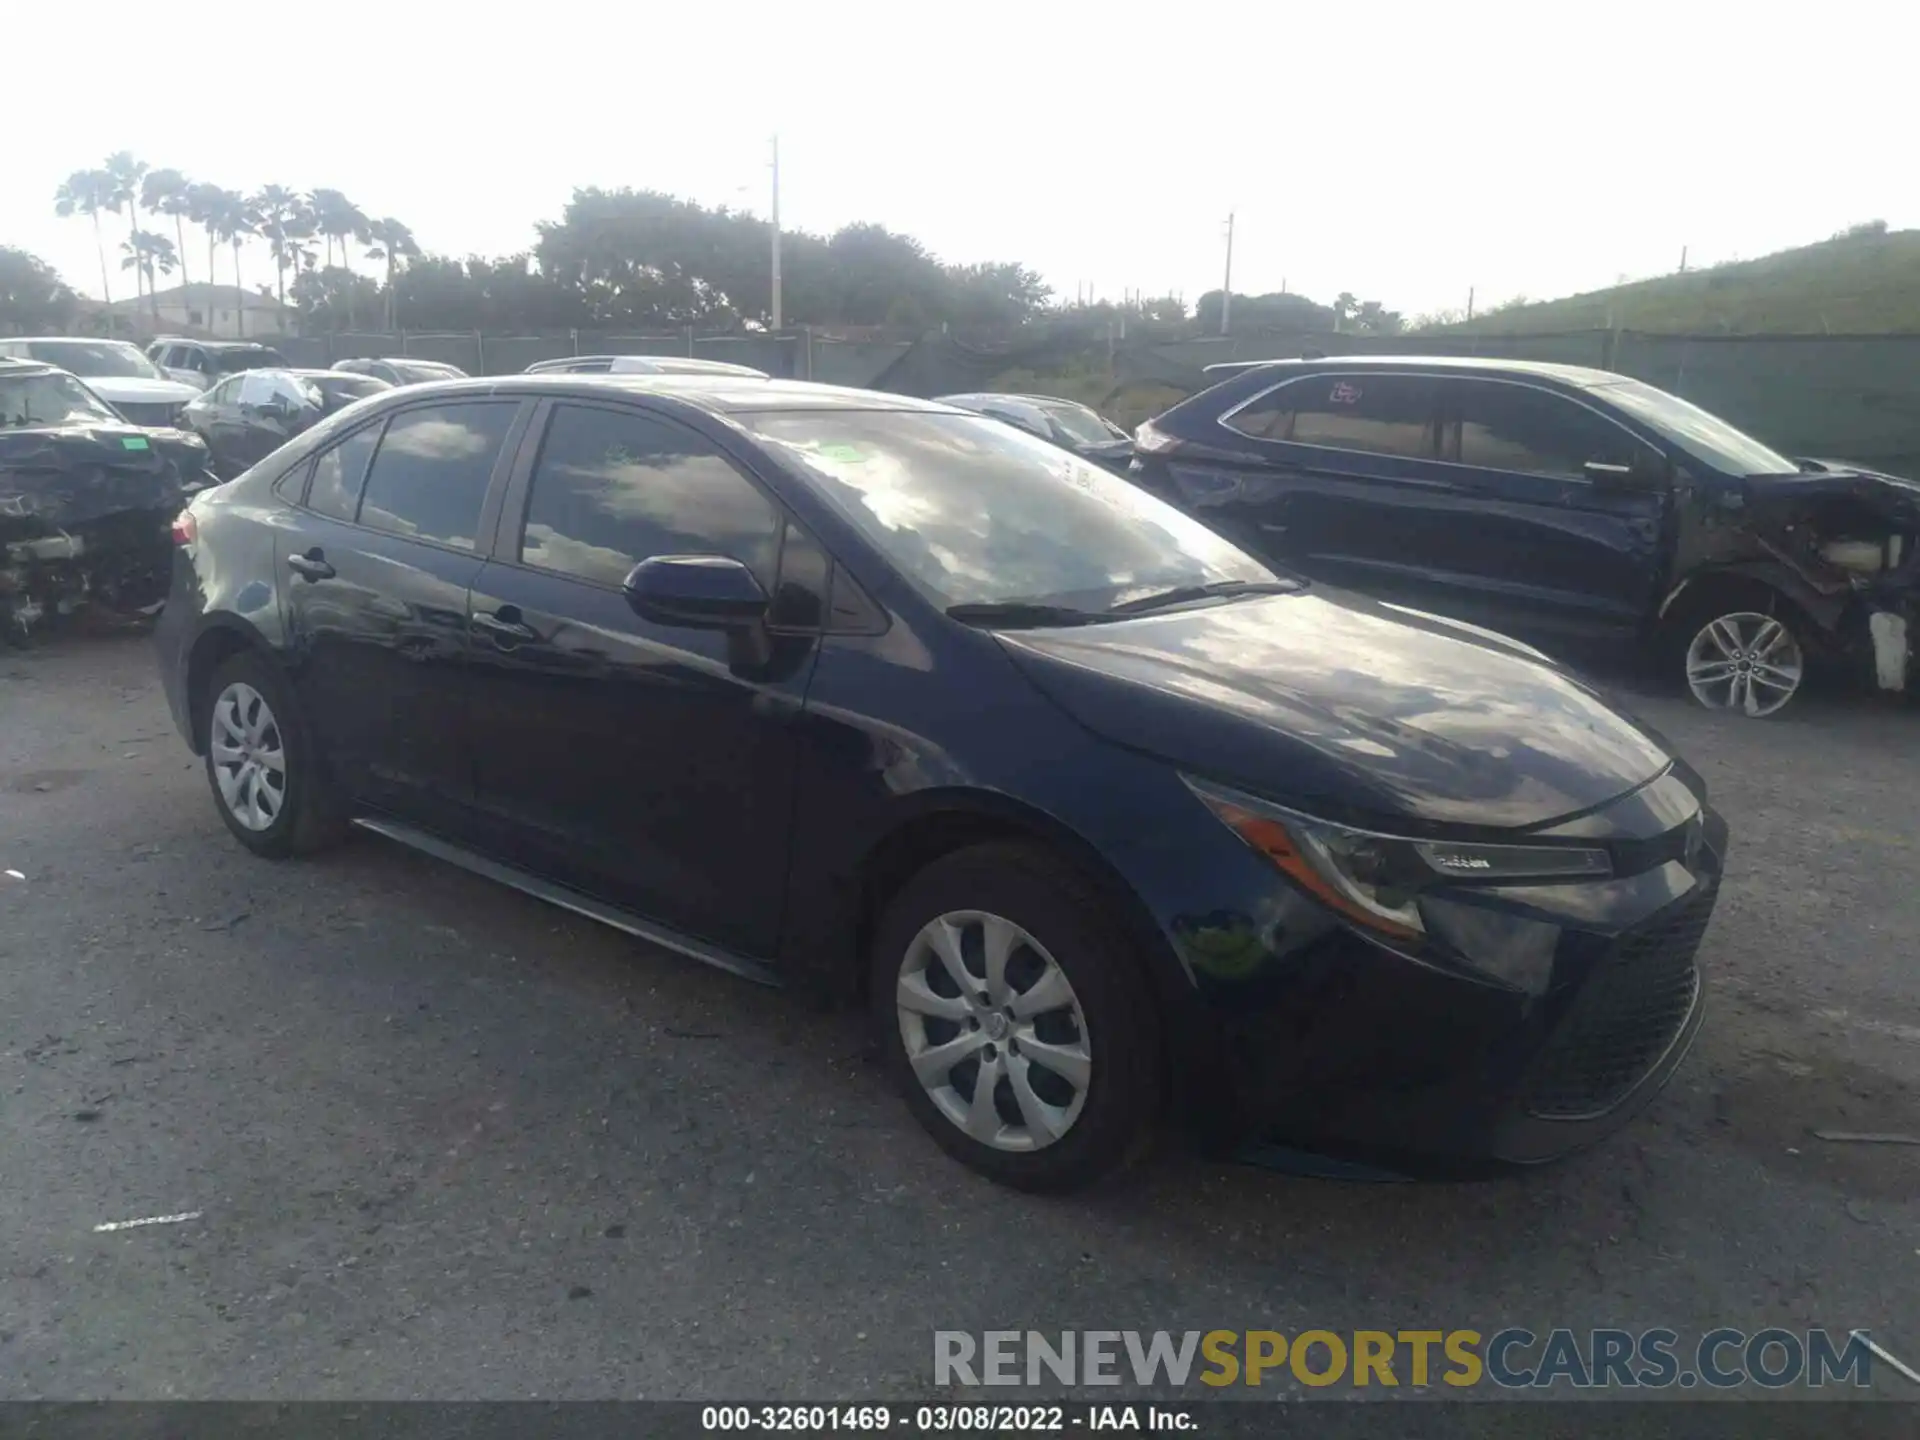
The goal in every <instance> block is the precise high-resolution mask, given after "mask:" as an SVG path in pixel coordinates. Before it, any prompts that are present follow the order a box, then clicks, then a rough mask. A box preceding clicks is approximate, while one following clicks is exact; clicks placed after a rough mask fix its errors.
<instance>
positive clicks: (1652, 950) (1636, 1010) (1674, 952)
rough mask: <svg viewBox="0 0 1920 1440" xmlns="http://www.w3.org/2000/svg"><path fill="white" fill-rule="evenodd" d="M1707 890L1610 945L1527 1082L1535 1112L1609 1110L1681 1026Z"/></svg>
mask: <svg viewBox="0 0 1920 1440" xmlns="http://www.w3.org/2000/svg"><path fill="white" fill-rule="evenodd" d="M1713 902H1714V892H1713V891H1712V890H1707V891H1705V892H1704V893H1702V894H1699V895H1696V896H1694V897H1692V898H1691V899H1688V900H1685V901H1682V902H1681V903H1680V904H1679V905H1678V906H1676V907H1674V908H1673V909H1671V910H1669V911H1666V912H1664V913H1663V914H1662V915H1661V916H1660V917H1659V918H1657V919H1655V920H1654V921H1652V922H1651V923H1650V924H1648V925H1647V926H1646V928H1645V929H1642V930H1636V931H1632V932H1630V933H1628V934H1626V935H1623V936H1621V937H1620V939H1619V940H1617V941H1615V942H1614V945H1613V948H1612V949H1611V950H1610V951H1609V952H1608V953H1607V954H1606V955H1605V956H1604V957H1603V958H1602V959H1601V960H1600V961H1599V963H1598V964H1597V965H1596V966H1595V967H1594V972H1593V974H1592V976H1591V977H1589V979H1588V980H1587V983H1586V986H1585V988H1584V989H1583V990H1582V991H1581V992H1580V994H1579V995H1578V996H1577V997H1576V998H1575V999H1574V1002H1573V1006H1572V1009H1571V1010H1570V1011H1569V1013H1568V1014H1567V1016H1566V1018H1565V1019H1564V1020H1562V1021H1561V1023H1560V1027H1559V1029H1558V1030H1556V1031H1555V1032H1554V1035H1553V1038H1552V1039H1551V1040H1549V1041H1548V1042H1547V1047H1546V1049H1545V1050H1543V1051H1542V1052H1541V1053H1540V1057H1539V1059H1538V1061H1537V1062H1536V1063H1535V1066H1534V1070H1533V1074H1532V1076H1531V1078H1530V1079H1529V1080H1528V1082H1527V1087H1526V1094H1525V1103H1526V1107H1527V1109H1528V1110H1530V1111H1532V1112H1533V1113H1534V1114H1535V1115H1539V1116H1543V1117H1545V1118H1547V1119H1552V1120H1579V1119H1586V1118H1589V1117H1591V1116H1594V1115H1599V1114H1601V1113H1603V1112H1605V1111H1607V1110H1610V1109H1612V1108H1613V1107H1614V1106H1615V1105H1616V1104H1618V1103H1619V1102H1620V1100H1621V1099H1622V1097H1624V1096H1625V1095H1626V1093H1627V1092H1628V1091H1629V1090H1631V1089H1633V1087H1634V1086H1635V1085H1637V1084H1638V1083H1639V1082H1640V1080H1641V1079H1642V1077H1644V1076H1645V1075H1646V1073H1647V1071H1648V1070H1649V1069H1651V1068H1652V1067H1653V1066H1654V1065H1655V1064H1656V1063H1657V1062H1658V1061H1659V1059H1660V1057H1661V1056H1662V1055H1664V1054H1665V1053H1666V1051H1667V1047H1668V1046H1669V1045H1671V1044H1672V1043H1673V1037H1674V1036H1675V1035H1677V1034H1678V1033H1679V1031H1680V1027H1681V1026H1682V1025H1683V1024H1685V1023H1686V1019H1687V1015H1688V1013H1689V1012H1690V1011H1691V1010H1692V1009H1693V1001H1694V996H1695V995H1696V994H1697V993H1698V991H1699V988H1700V972H1699V970H1698V968H1697V967H1696V966H1695V965H1694V954H1695V952H1697V951H1698V950H1699V948H1700V938H1701V936H1703V935H1705V934H1706V932H1707V922H1708V921H1709V920H1711V919H1712V918H1713Z"/></svg>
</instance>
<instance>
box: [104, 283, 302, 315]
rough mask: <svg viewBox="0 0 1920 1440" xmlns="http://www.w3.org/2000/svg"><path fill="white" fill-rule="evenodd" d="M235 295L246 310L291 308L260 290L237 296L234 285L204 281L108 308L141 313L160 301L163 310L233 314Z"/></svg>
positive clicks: (245, 291) (119, 301)
mask: <svg viewBox="0 0 1920 1440" xmlns="http://www.w3.org/2000/svg"><path fill="white" fill-rule="evenodd" d="M236 293H238V294H239V296H240V298H241V302H242V308H243V309H246V310H254V311H260V312H263V313H265V312H276V313H277V312H279V311H282V310H286V309H289V308H290V307H288V306H284V305H282V304H281V303H280V302H279V301H278V300H276V299H274V298H273V297H272V296H271V295H262V294H261V293H260V292H259V291H258V290H248V289H245V288H242V289H240V290H239V291H237V292H236V291H235V289H234V287H233V286H231V285H209V284H207V283H206V282H205V281H196V282H194V283H193V284H191V285H175V286H174V287H173V288H172V289H170V290H162V291H159V292H158V293H157V294H155V295H153V296H152V297H148V296H145V295H142V296H140V297H139V298H137V299H132V300H116V301H114V302H113V304H111V305H109V306H107V307H106V308H107V309H109V310H113V311H116V312H122V311H126V312H138V311H142V310H145V309H147V308H148V307H149V306H150V305H152V304H153V303H154V302H155V301H158V302H159V303H160V305H162V306H163V307H167V308H171V309H174V310H180V309H189V310H190V309H193V308H195V307H198V308H200V309H203V310H219V309H225V310H231V309H232V308H233V297H234V295H235V294H236Z"/></svg>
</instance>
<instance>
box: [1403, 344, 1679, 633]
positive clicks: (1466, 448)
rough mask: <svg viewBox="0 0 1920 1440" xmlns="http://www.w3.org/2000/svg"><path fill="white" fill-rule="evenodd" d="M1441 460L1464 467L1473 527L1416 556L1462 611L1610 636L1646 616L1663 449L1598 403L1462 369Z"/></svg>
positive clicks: (1524, 625)
mask: <svg viewBox="0 0 1920 1440" xmlns="http://www.w3.org/2000/svg"><path fill="white" fill-rule="evenodd" d="M1441 417H1442V418H1441V435H1440V444H1441V456H1442V459H1443V460H1445V461H1447V462H1449V464H1450V465H1451V466H1453V467H1457V468H1458V469H1459V470H1460V471H1461V472H1463V474H1464V475H1466V476H1467V477H1469V479H1468V482H1467V483H1469V484H1470V485H1471V487H1472V490H1473V493H1474V495H1475V496H1476V497H1477V499H1476V500H1475V502H1474V505H1473V512H1474V523H1473V524H1472V525H1471V526H1470V527H1462V528H1460V529H1457V530H1449V531H1447V532H1445V534H1444V535H1443V537H1441V540H1440V542H1439V544H1438V545H1437V547H1436V549H1435V550H1434V552H1433V553H1431V554H1430V555H1429V556H1428V557H1426V559H1427V560H1428V562H1429V564H1430V568H1431V570H1432V572H1433V573H1435V574H1437V575H1439V576H1441V577H1442V578H1443V579H1444V580H1445V582H1446V585H1447V588H1448V590H1449V592H1450V593H1449V596H1448V600H1449V604H1450V608H1452V609H1453V610H1455V611H1457V612H1459V613H1461V614H1462V616H1463V618H1469V619H1479V618H1486V619H1488V620H1491V621H1494V622H1496V623H1497V624H1499V625H1503V626H1505V627H1507V628H1510V629H1514V630H1519V631H1525V632H1539V633H1542V634H1556V633H1557V634H1566V635H1570V636H1575V637H1578V636H1582V635H1590V636H1593V637H1594V638H1600V639H1610V638H1619V637H1621V636H1624V635H1625V634H1628V633H1631V632H1632V631H1634V630H1636V629H1637V628H1638V627H1639V626H1640V625H1641V623H1642V622H1643V621H1644V620H1645V619H1646V618H1647V617H1649V616H1651V615H1652V614H1653V612H1654V609H1655V608H1656V607H1657V605H1658V603H1659V599H1660V590H1661V585H1662V581H1663V580H1664V575H1665V572H1664V568H1663V564H1662V560H1663V556H1664V553H1665V547H1664V535H1665V528H1666V523H1667V515H1668V511H1669V508H1670V504H1671V487H1670V484H1669V481H1668V473H1667V472H1668V466H1667V461H1666V458H1665V456H1664V455H1663V454H1662V453H1661V452H1659V451H1657V450H1656V449H1655V448H1654V447H1653V446H1652V445H1650V444H1648V443H1647V442H1646V441H1645V440H1643V439H1641V438H1640V437H1639V436H1638V435H1636V434H1634V433H1633V432H1632V431H1630V430H1629V429H1627V428H1626V427H1625V426H1624V425H1622V424H1620V423H1619V422H1618V421H1617V420H1615V419H1613V418H1612V417H1611V416H1608V415H1606V414H1604V413H1602V412H1601V411H1600V410H1599V409H1598V407H1596V406H1593V405H1590V404H1588V403H1586V402H1585V401H1583V400H1581V399H1578V398H1576V397H1574V396H1572V395H1568V394H1565V393H1563V392H1560V391H1558V390H1553V389H1548V388H1546V387H1543V386H1538V385H1534V384H1530V383H1527V382H1524V381H1520V380H1515V379H1501V378H1496V377H1484V378H1483V377H1477V376H1475V377H1459V378H1452V379H1449V380H1448V381H1447V382H1446V385H1445V387H1444V390H1443V392H1442V396H1441Z"/></svg>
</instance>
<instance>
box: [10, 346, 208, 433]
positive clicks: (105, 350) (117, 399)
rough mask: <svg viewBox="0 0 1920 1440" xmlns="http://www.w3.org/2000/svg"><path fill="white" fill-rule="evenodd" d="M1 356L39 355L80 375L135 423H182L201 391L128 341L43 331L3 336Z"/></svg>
mask: <svg viewBox="0 0 1920 1440" xmlns="http://www.w3.org/2000/svg"><path fill="white" fill-rule="evenodd" d="M0 356H4V357H7V358H10V359H14V360H38V361H40V362H42V363H43V364H47V365H58V366H59V367H60V368H61V369H62V370H65V371H66V372H67V373H68V374H69V375H77V376H79V377H80V379H81V380H82V381H84V382H85V383H86V387H87V388H88V389H89V390H91V391H93V393H94V394H96V395H98V396H99V397H100V398H101V399H102V400H104V401H106V402H107V403H108V404H109V405H111V406H113V408H114V409H115V410H118V411H119V412H120V413H121V414H122V415H123V416H125V417H126V419H127V421H128V422H129V423H130V424H134V425H146V426H152V427H155V428H164V427H167V426H171V425H177V424H179V421H180V411H181V410H182V409H183V408H184V407H185V406H186V404H187V402H188V401H190V400H193V399H194V398H196V397H197V396H198V395H199V393H200V392H199V391H198V390H196V389H195V388H194V387H193V386H191V385H183V384H181V383H180V382H179V381H178V380H170V379H168V378H167V375H166V372H165V371H163V370H161V368H160V367H159V366H158V365H156V364H154V363H153V361H151V360H149V359H148V358H147V357H146V356H145V355H142V354H141V353H140V351H139V348H138V347H137V346H134V345H129V344H128V343H127V342H126V341H124V340H91V339H87V338H86V337H84V336H78V335H37V336H28V337H26V338H24V339H6V340H0Z"/></svg>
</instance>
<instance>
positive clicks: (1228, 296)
mask: <svg viewBox="0 0 1920 1440" xmlns="http://www.w3.org/2000/svg"><path fill="white" fill-rule="evenodd" d="M1232 316H1233V213H1232V212H1231V211H1229V212H1228V213H1227V278H1226V282H1225V283H1224V284H1223V285H1221V287H1220V333H1221V334H1222V335H1224V334H1226V333H1227V322H1228V321H1229V320H1230V319H1231V318H1232Z"/></svg>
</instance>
